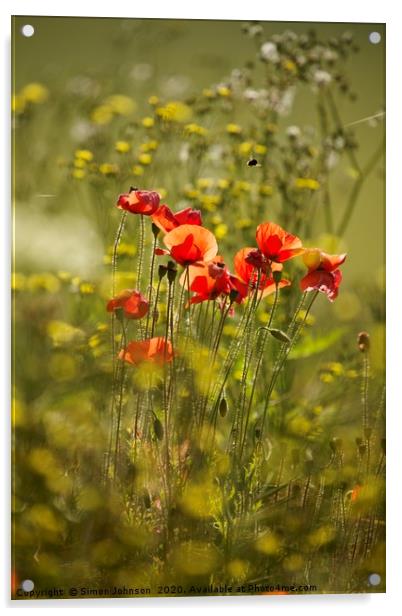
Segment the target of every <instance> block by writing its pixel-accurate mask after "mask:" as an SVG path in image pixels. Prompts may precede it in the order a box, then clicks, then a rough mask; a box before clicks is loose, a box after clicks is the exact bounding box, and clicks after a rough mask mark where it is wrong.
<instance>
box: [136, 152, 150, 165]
mask: <svg viewBox="0 0 402 616" xmlns="http://www.w3.org/2000/svg"><path fill="white" fill-rule="evenodd" d="M138 162H139V163H141V165H150V164H151V163H152V156H151V154H145V153H144V154H140V155H139V156H138Z"/></svg>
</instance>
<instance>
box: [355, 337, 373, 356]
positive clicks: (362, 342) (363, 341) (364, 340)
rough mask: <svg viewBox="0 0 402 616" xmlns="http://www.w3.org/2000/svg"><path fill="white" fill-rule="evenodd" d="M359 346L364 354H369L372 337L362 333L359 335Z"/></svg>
mask: <svg viewBox="0 0 402 616" xmlns="http://www.w3.org/2000/svg"><path fill="white" fill-rule="evenodd" d="M357 345H358V347H359V350H360V351H361V352H362V353H367V351H368V350H369V349H370V336H369V334H368V333H367V332H360V334H358V335H357Z"/></svg>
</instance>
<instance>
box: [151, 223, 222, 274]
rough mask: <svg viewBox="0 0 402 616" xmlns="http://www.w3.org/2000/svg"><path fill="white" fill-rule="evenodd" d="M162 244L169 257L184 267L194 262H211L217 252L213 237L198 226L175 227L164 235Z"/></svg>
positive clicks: (209, 232) (206, 230)
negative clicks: (166, 249) (168, 252)
mask: <svg viewBox="0 0 402 616" xmlns="http://www.w3.org/2000/svg"><path fill="white" fill-rule="evenodd" d="M189 238H191V240H190V239H189ZM163 242H164V244H165V246H166V247H167V248H168V250H169V251H170V254H171V256H172V257H173V258H174V259H175V260H176V261H177V262H178V263H180V264H181V265H184V266H187V265H191V264H192V263H195V262H196V261H212V259H213V258H214V257H215V256H216V254H217V252H218V244H217V243H216V239H215V236H214V235H213V234H212V233H211V231H208V229H205V228H204V227H200V226H198V225H188V224H186V225H181V226H180V227H176V228H175V229H173V230H172V231H170V232H169V233H167V234H166V235H165V237H164V238H163ZM186 251H187V254H186Z"/></svg>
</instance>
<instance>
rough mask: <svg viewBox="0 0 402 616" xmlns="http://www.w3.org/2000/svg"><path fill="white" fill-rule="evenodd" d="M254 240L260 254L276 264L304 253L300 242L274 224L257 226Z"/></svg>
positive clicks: (265, 223) (267, 223) (294, 236)
mask: <svg viewBox="0 0 402 616" xmlns="http://www.w3.org/2000/svg"><path fill="white" fill-rule="evenodd" d="M256 239H257V244H258V248H259V249H260V251H261V252H262V254H263V255H264V256H265V257H266V258H267V259H268V260H269V261H275V262H276V263H282V262H283V261H287V260H288V259H292V258H293V257H297V255H300V254H302V253H303V252H304V249H303V246H302V242H301V240H300V239H299V238H298V237H297V236H296V235H292V234H291V233H288V232H287V231H285V230H284V229H282V227H280V226H279V225H277V224H275V223H274V222H264V223H262V224H261V225H259V226H258V227H257V233H256Z"/></svg>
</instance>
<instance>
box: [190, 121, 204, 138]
mask: <svg viewBox="0 0 402 616" xmlns="http://www.w3.org/2000/svg"><path fill="white" fill-rule="evenodd" d="M184 128H185V130H186V132H187V133H188V134H189V135H199V136H200V137H205V135H206V134H207V133H208V131H207V129H206V128H204V127H203V126H200V125H199V124H195V123H194V122H193V123H191V124H186V126H185V127H184Z"/></svg>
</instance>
